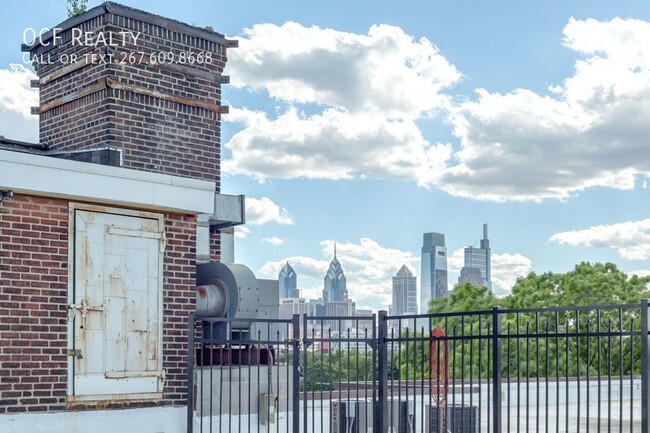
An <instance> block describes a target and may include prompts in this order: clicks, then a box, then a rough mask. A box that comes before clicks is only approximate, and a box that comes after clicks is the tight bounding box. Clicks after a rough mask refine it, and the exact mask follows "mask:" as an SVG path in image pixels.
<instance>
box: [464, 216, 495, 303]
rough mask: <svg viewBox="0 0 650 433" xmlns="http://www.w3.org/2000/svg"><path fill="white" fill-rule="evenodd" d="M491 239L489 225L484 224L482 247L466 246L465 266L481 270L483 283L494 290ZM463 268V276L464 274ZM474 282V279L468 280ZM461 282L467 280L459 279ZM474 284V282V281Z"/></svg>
mask: <svg viewBox="0 0 650 433" xmlns="http://www.w3.org/2000/svg"><path fill="white" fill-rule="evenodd" d="M491 260H492V257H491V252H490V240H489V239H488V225H487V224H483V239H481V241H480V248H476V247H473V246H470V247H466V248H465V266H464V268H463V269H465V268H476V269H478V270H479V271H481V278H482V285H483V286H484V287H487V289H488V290H490V291H492V265H491V263H490V262H491ZM462 271H463V270H462V269H461V277H462V276H463V272H462ZM467 281H468V282H471V283H473V282H472V281H469V280H467ZM458 282H459V283H462V282H465V280H462V281H461V279H460V278H459V279H458ZM473 284H474V283H473Z"/></svg>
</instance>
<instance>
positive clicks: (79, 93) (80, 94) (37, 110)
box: [32, 79, 107, 114]
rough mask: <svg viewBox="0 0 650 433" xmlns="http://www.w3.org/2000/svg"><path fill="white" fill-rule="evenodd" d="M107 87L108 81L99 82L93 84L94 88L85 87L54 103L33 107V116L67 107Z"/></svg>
mask: <svg viewBox="0 0 650 433" xmlns="http://www.w3.org/2000/svg"><path fill="white" fill-rule="evenodd" d="M106 87H107V83H106V79H103V80H99V81H98V82H97V83H96V84H93V85H92V86H88V87H84V88H82V89H81V90H77V91H76V92H72V93H68V94H67V95H65V96H62V97H61V98H58V99H55V100H54V101H52V102H48V103H47V104H43V105H41V106H40V107H32V114H40V113H44V112H46V111H50V110H52V109H53V108H56V107H60V106H61V105H65V104H67V103H70V102H72V101H76V100H77V99H80V98H83V97H84V96H88V95H91V94H93V93H96V92H99V91H101V90H104V89H106Z"/></svg>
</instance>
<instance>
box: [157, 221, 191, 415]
mask: <svg viewBox="0 0 650 433" xmlns="http://www.w3.org/2000/svg"><path fill="white" fill-rule="evenodd" d="M165 235H166V237H167V246H166V249H165V268H164V274H163V275H164V280H163V281H164V286H163V369H164V370H165V372H166V375H167V378H166V381H165V389H164V392H165V403H168V404H179V405H184V404H185V403H186V401H185V398H186V396H187V389H186V387H187V342H188V336H187V326H188V323H187V319H188V316H189V314H190V313H191V312H193V311H194V310H195V302H196V295H195V293H196V292H195V287H196V276H195V270H196V261H195V259H196V217H193V216H181V215H174V216H168V217H167V218H166V221H165Z"/></svg>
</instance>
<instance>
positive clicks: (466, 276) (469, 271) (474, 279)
mask: <svg viewBox="0 0 650 433" xmlns="http://www.w3.org/2000/svg"><path fill="white" fill-rule="evenodd" d="M463 283H470V284H472V285H474V286H479V287H481V286H483V275H482V274H481V270H480V269H479V268H468V267H465V266H463V267H462V268H461V270H460V276H459V277H458V284H463Z"/></svg>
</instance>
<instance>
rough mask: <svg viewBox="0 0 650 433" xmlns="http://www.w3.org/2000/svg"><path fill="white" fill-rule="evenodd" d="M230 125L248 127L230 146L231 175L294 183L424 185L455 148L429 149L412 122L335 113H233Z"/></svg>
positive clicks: (228, 165)
mask: <svg viewBox="0 0 650 433" xmlns="http://www.w3.org/2000/svg"><path fill="white" fill-rule="evenodd" d="M229 120H230V121H235V122H241V123H242V124H244V125H246V126H245V128H244V129H243V130H241V131H239V132H238V133H236V134H235V135H234V136H233V137H232V138H231V139H230V141H229V142H228V143H227V144H226V147H228V148H229V149H230V150H231V153H232V157H231V159H228V160H224V161H223V163H222V167H223V170H224V172H226V173H228V174H244V175H248V176H252V177H255V178H257V179H259V180H264V179H265V178H267V177H275V178H284V179H292V178H298V177H305V178H325V179H350V178H353V177H355V176H358V177H366V176H369V177H373V178H379V179H403V180H412V181H418V182H424V181H426V179H428V178H430V177H431V176H432V175H433V174H435V173H438V172H440V171H441V170H442V169H443V168H444V163H445V161H446V160H447V159H448V158H449V157H450V155H451V146H450V145H444V144H435V145H432V144H430V143H429V142H428V141H427V140H426V139H425V138H424V137H423V136H422V133H421V131H420V130H419V129H418V127H417V125H416V124H415V122H414V121H413V120H411V119H387V118H383V117H377V116H372V115H366V114H359V115H356V116H350V115H349V114H347V113H345V112H343V111H340V110H335V109H326V110H324V111H323V112H322V113H321V114H315V115H311V116H307V115H305V114H303V113H300V112H298V111H297V110H296V109H295V108H291V109H289V110H288V111H287V112H285V113H284V114H282V115H280V116H279V117H277V118H275V119H269V118H268V116H267V115H266V113H263V112H259V111H258V112H253V111H250V110H245V109H233V110H231V115H230V116H229Z"/></svg>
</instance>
